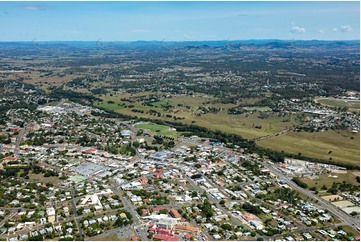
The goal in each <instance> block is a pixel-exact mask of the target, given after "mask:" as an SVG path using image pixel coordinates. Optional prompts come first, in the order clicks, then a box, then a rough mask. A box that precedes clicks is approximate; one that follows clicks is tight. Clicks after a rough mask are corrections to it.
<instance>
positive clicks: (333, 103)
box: [315, 98, 360, 111]
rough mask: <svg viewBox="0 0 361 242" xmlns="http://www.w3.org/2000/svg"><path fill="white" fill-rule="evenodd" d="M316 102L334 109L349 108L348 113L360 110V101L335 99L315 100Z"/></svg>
mask: <svg viewBox="0 0 361 242" xmlns="http://www.w3.org/2000/svg"><path fill="white" fill-rule="evenodd" d="M315 101H316V102H318V103H321V104H322V105H325V106H329V107H336V108H344V107H347V108H349V110H350V111H357V110H360V101H358V100H346V99H337V98H316V99H315Z"/></svg>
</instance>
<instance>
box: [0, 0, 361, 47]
mask: <svg viewBox="0 0 361 242" xmlns="http://www.w3.org/2000/svg"><path fill="white" fill-rule="evenodd" d="M35 39H36V40H38V41H49V40H53V41H56V40H90V41H97V40H99V39H101V40H102V41H116V40H119V41H121V40H124V41H132V40H159V41H161V40H166V41H174V40H179V41H197V40H246V39H285V40H293V39H297V40H301V39H305V40H307V39H321V40H350V39H360V3H359V2H356V1H354V2H0V41H33V40H35Z"/></svg>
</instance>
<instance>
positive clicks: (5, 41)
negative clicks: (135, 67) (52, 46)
mask: <svg viewBox="0 0 361 242" xmlns="http://www.w3.org/2000/svg"><path fill="white" fill-rule="evenodd" d="M266 40H272V41H360V39H345V40H340V39H272V38H270V39H232V40H230V39H219V40H141V39H140V40H101V41H100V39H98V40H36V39H34V40H0V43H8V42H32V43H34V42H205V41H207V42H217V41H266Z"/></svg>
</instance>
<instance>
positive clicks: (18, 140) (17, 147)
mask: <svg viewBox="0 0 361 242" xmlns="http://www.w3.org/2000/svg"><path fill="white" fill-rule="evenodd" d="M24 132H25V128H22V129H20V131H19V135H18V137H16V144H15V150H14V155H15V156H18V155H19V151H20V143H21V140H22V139H23V136H24Z"/></svg>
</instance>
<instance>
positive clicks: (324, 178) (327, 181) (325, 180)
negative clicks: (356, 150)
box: [301, 171, 360, 190]
mask: <svg viewBox="0 0 361 242" xmlns="http://www.w3.org/2000/svg"><path fill="white" fill-rule="evenodd" d="M332 175H335V176H338V178H333V177H330V176H329V175H328V174H323V175H319V179H318V180H311V179H308V178H301V180H302V181H303V182H305V183H306V184H307V185H308V187H314V186H315V187H316V188H317V190H320V189H321V187H323V186H324V185H325V186H326V187H327V188H330V187H331V186H332V184H333V183H334V182H339V183H342V182H343V181H345V182H347V183H351V184H353V185H360V184H359V183H358V182H357V181H356V176H355V175H354V174H353V172H352V171H348V172H347V173H346V174H332Z"/></svg>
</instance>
